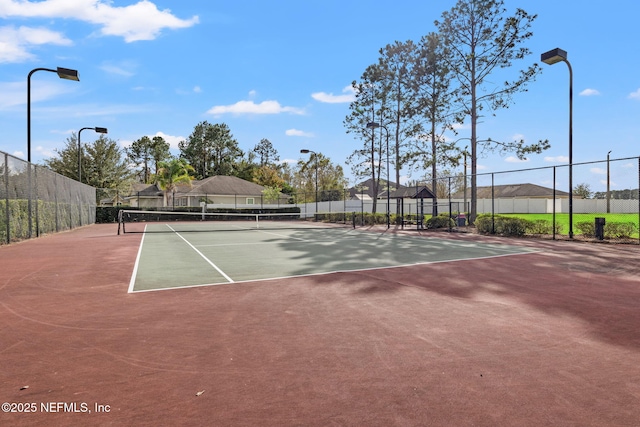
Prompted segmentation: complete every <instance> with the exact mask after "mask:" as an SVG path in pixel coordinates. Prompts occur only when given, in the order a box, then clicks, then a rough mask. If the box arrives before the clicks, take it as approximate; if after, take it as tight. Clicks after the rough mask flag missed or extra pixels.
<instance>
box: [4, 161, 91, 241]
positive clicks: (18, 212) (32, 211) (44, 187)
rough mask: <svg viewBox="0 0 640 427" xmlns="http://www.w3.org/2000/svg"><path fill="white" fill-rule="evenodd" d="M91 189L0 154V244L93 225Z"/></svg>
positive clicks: (45, 169)
mask: <svg viewBox="0 0 640 427" xmlns="http://www.w3.org/2000/svg"><path fill="white" fill-rule="evenodd" d="M95 219H96V192H95V189H94V188H93V187H91V186H88V185H85V184H82V183H79V182H78V181H75V180H73V179H70V178H67V177H64V176H62V175H59V174H57V173H55V172H52V171H51V170H49V169H47V168H45V167H43V166H38V165H34V164H31V163H28V162H26V161H24V160H21V159H18V158H16V157H13V156H11V155H10V154H7V153H4V152H1V151H0V244H8V243H12V242H17V241H20V240H24V239H30V238H34V237H38V236H41V235H43V234H49V233H55V232H59V231H64V230H70V229H72V228H75V227H79V226H82V225H87V224H93V223H95Z"/></svg>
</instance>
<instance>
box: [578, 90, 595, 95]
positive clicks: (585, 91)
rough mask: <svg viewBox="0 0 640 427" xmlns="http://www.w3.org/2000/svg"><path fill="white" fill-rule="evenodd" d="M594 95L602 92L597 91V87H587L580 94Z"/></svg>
mask: <svg viewBox="0 0 640 427" xmlns="http://www.w3.org/2000/svg"><path fill="white" fill-rule="evenodd" d="M594 95H600V92H599V91H597V90H596V89H585V90H583V91H582V92H580V96H594Z"/></svg>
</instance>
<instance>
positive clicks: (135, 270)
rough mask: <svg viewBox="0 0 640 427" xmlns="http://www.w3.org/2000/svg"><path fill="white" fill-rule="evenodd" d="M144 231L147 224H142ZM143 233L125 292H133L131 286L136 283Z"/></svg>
mask: <svg viewBox="0 0 640 427" xmlns="http://www.w3.org/2000/svg"><path fill="white" fill-rule="evenodd" d="M144 231H147V226H146V225H145V226H144ZM144 236H145V233H144V232H143V234H142V239H140V247H139V248H138V256H136V263H135V264H134V265H133V273H132V274H131V281H130V282H129V290H128V291H127V293H130V294H131V293H133V286H134V285H135V284H136V276H137V275H138V265H140V255H142V243H143V242H144Z"/></svg>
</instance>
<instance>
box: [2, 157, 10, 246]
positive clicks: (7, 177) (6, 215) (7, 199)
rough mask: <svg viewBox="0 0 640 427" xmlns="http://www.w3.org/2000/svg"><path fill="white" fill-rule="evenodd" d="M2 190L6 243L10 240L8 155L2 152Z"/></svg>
mask: <svg viewBox="0 0 640 427" xmlns="http://www.w3.org/2000/svg"><path fill="white" fill-rule="evenodd" d="M4 190H5V199H4V200H5V206H6V209H5V218H6V220H7V244H9V243H10V242H11V226H10V222H9V221H10V219H11V216H10V215H9V156H8V155H7V153H4Z"/></svg>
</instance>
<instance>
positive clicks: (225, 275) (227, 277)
mask: <svg viewBox="0 0 640 427" xmlns="http://www.w3.org/2000/svg"><path fill="white" fill-rule="evenodd" d="M167 227H169V229H170V230H171V231H173V232H174V233H176V236H178V237H180V238H181V239H182V240H184V242H185V243H186V244H187V245H189V246H190V247H191V249H193V250H194V251H196V253H197V254H198V255H200V256H201V257H202V259H204V260H205V261H207V262H208V263H209V265H211V267H213V268H215V269H216V271H218V273H220V274H221V275H222V276H223V277H224V278H225V279H227V280H228V281H229V283H234V281H233V279H232V278H231V277H229V276H227V274H226V273H225V272H224V271H222V270H221V269H220V268H219V267H218V266H217V265H215V264H214V263H213V261H211V260H210V259H209V258H207V257H206V256H204V254H203V253H202V252H200V251H199V250H198V249H196V247H195V246H193V245H192V244H191V243H190V242H189V241H188V240H187V239H185V238H184V237H182V235H181V234H180V233H178V232H177V231H176V230H174V229H173V228H171V226H170V225H167Z"/></svg>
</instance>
